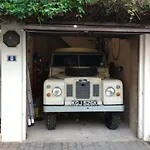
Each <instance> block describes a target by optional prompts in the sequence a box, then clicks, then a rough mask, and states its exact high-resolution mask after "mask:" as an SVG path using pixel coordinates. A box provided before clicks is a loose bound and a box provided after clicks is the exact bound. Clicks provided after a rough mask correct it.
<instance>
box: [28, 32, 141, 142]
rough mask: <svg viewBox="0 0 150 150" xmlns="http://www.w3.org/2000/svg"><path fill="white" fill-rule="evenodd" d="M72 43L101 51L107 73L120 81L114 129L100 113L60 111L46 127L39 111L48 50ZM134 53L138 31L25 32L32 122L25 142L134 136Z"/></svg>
mask: <svg viewBox="0 0 150 150" xmlns="http://www.w3.org/2000/svg"><path fill="white" fill-rule="evenodd" d="M73 47H76V48H81V49H83V48H88V49H97V50H98V51H102V52H104V53H105V55H106V60H107V65H109V66H110V68H111V67H112V68H113V69H111V70H109V74H110V76H111V77H113V78H116V79H120V80H121V81H122V82H123V100H124V105H125V111H124V113H122V114H121V122H120V125H119V127H118V129H116V130H109V129H108V128H107V127H106V126H105V119H104V115H103V113H60V114H59V115H58V116H57V127H56V129H55V130H47V128H46V125H45V121H44V118H45V114H44V113H43V83H44V81H45V80H46V79H47V78H48V76H49V73H50V69H49V67H50V64H51V61H52V60H51V58H52V53H53V52H54V51H55V50H56V49H59V48H73ZM138 54H139V36H138V35H131V34H128V35H127V34H126V35H109V34H97V35H94V34H88V33H84V34H79V33H78V34H73V33H60V32H58V33H55V32H54V33H52V32H46V31H45V32H29V33H28V34H27V64H28V67H29V72H30V81H31V87H32V95H33V103H34V112H35V124H34V126H30V127H29V128H28V130H27V142H29V141H30V142H33V141H51V142H64V141H66V142H74V141H78V142H80V141H84V142H85V141H100V140H101V141H109V140H111V141H113V140H136V135H137V124H138V122H137V120H138V91H137V87H138ZM91 61H92V60H91ZM72 135H73V136H72ZM75 137H77V138H75Z"/></svg>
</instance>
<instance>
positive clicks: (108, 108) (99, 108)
mask: <svg viewBox="0 0 150 150" xmlns="http://www.w3.org/2000/svg"><path fill="white" fill-rule="evenodd" d="M43 111H44V112H124V105H113V106H104V105H101V106H47V105H44V106H43Z"/></svg>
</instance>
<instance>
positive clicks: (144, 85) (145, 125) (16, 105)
mask: <svg viewBox="0 0 150 150" xmlns="http://www.w3.org/2000/svg"><path fill="white" fill-rule="evenodd" d="M8 30H15V31H16V32H17V33H18V34H19V35H20V44H19V45H18V46H17V47H16V48H9V47H7V46H6V45H5V44H4V43H3V42H2V47H1V49H2V52H1V65H2V66H1V76H2V80H1V81H2V83H1V87H2V92H1V93H2V95H1V100H2V124H1V126H2V127H1V136H2V141H4V142H10V141H13V142H22V141H24V140H25V139H26V33H25V31H24V30H23V26H21V25H20V26H19V25H17V24H9V25H3V26H2V36H3V35H4V34H5V33H6V31H8ZM149 42H150V34H146V35H141V36H140V42H139V43H140V57H139V62H140V65H139V87H138V90H139V91H138V92H139V118H138V120H139V121H138V122H139V123H138V137H139V138H140V139H142V140H145V141H150V119H149V115H150V109H149V106H150V100H149V93H150V88H149V86H150V45H149ZM11 55H13V56H16V58H17V60H16V62H8V60H7V57H8V56H11Z"/></svg>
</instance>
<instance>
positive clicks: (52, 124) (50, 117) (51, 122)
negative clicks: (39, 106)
mask: <svg viewBox="0 0 150 150" xmlns="http://www.w3.org/2000/svg"><path fill="white" fill-rule="evenodd" d="M46 126H47V129H48V130H54V129H55V128H56V113H48V114H47V117H46Z"/></svg>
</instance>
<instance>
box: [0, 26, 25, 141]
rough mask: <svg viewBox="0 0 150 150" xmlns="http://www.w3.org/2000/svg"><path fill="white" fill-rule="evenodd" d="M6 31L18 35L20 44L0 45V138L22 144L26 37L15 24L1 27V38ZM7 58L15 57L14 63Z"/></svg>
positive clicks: (23, 133)
mask: <svg viewBox="0 0 150 150" xmlns="http://www.w3.org/2000/svg"><path fill="white" fill-rule="evenodd" d="M8 30H15V31H16V32H17V33H18V34H19V35H20V44H19V45H18V46H17V47H16V48H8V47H7V46H6V45H5V44H4V43H2V53H1V78H2V80H1V93H2V94H1V101H2V107H1V108H2V118H1V122H2V124H1V136H2V137H1V138H2V141H4V142H10V141H14V142H15V141H16V142H22V141H23V140H25V138H26V137H25V136H26V135H25V134H26V87H25V85H26V84H25V82H26V78H25V70H26V64H25V63H26V60H25V56H26V52H25V51H26V48H25V45H26V44H25V42H26V39H25V37H26V36H25V32H24V31H23V30H22V29H21V28H20V26H18V25H16V24H13V25H5V26H2V36H3V35H4V34H5V33H6V31H8ZM8 56H16V62H9V61H8V60H7V58H8Z"/></svg>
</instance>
